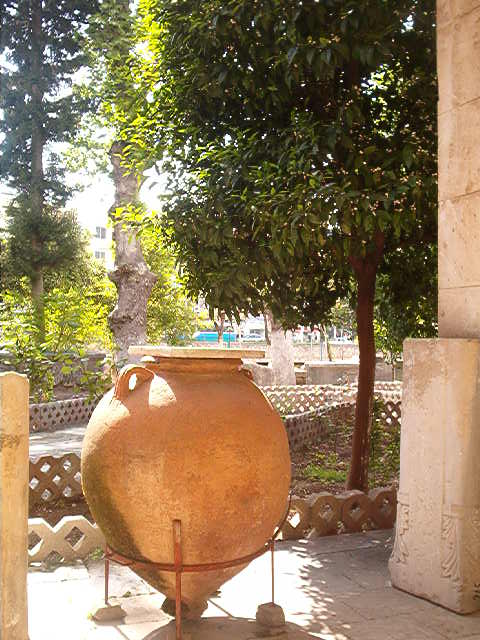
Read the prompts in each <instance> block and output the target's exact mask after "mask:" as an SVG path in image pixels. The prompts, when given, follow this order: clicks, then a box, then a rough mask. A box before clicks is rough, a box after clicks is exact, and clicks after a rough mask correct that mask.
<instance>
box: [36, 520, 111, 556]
mask: <svg viewBox="0 0 480 640" xmlns="http://www.w3.org/2000/svg"><path fill="white" fill-rule="evenodd" d="M104 545H105V538H104V537H103V534H102V532H101V531H100V529H99V528H98V526H97V525H96V524H92V523H91V522H89V521H88V520H87V519H86V518H84V517H83V516H66V517H64V518H62V519H61V520H60V522H58V523H57V524H56V525H55V526H53V527H52V526H50V525H49V524H48V522H45V520H44V519H43V518H30V519H29V521H28V546H29V550H28V555H29V561H30V562H54V563H55V564H62V563H65V562H71V561H72V560H78V559H83V558H85V557H86V556H88V554H89V553H91V552H92V551H94V550H95V549H97V548H98V547H103V546H104Z"/></svg>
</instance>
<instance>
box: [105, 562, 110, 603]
mask: <svg viewBox="0 0 480 640" xmlns="http://www.w3.org/2000/svg"><path fill="white" fill-rule="evenodd" d="M109 579H110V560H109V559H108V558H107V556H105V606H108V581H109Z"/></svg>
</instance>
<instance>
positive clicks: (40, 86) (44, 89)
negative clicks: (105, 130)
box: [0, 0, 97, 213]
mask: <svg viewBox="0 0 480 640" xmlns="http://www.w3.org/2000/svg"><path fill="white" fill-rule="evenodd" d="M96 8H97V2H96V1H95V0H80V1H78V2H75V3H72V2H70V1H69V0H55V1H53V0H33V1H31V0H6V2H4V3H3V11H2V13H1V16H0V17H1V41H0V50H1V52H2V54H3V55H4V56H5V59H6V62H7V65H5V66H2V92H1V98H0V108H1V109H2V110H3V117H2V119H1V120H0V131H1V133H3V134H4V138H3V140H2V141H1V143H0V158H1V160H0V175H1V176H2V177H3V178H4V179H6V180H7V181H8V183H9V185H10V186H11V187H13V188H14V189H15V190H16V191H17V192H18V193H19V194H20V196H21V197H22V206H23V207H26V208H31V207H32V203H31V196H32V190H33V188H34V187H35V188H40V190H41V191H42V194H43V197H44V201H45V203H48V204H50V205H51V206H52V207H54V208H58V207H59V206H62V205H63V204H65V202H66V200H67V198H68V196H69V195H70V194H69V190H68V189H67V187H66V185H65V181H64V168H63V165H62V163H60V162H58V156H57V155H56V154H55V153H54V151H53V149H52V148H51V147H50V149H49V153H48V154H46V157H45V158H44V159H43V160H44V161H46V165H45V168H44V175H43V176H41V177H40V184H37V182H38V180H39V176H37V175H34V171H33V168H32V160H31V153H32V146H31V145H32V135H33V133H32V132H33V129H34V128H35V127H38V128H39V129H40V130H41V138H42V140H41V142H42V146H43V145H44V144H51V143H58V142H65V141H66V142H68V141H69V140H70V139H71V138H72V136H73V134H74V132H75V127H76V123H77V122H78V119H79V117H80V116H81V114H82V113H83V112H84V111H85V110H86V108H87V107H88V102H87V101H86V100H85V96H84V95H83V94H82V92H81V91H80V90H78V89H77V88H76V87H73V88H72V82H73V76H74V74H75V72H77V71H78V69H80V68H81V66H82V65H83V64H84V63H85V55H84V52H83V50H82V31H83V28H84V25H85V22H86V20H87V19H88V16H89V15H90V14H91V13H92V12H93V11H95V10H96ZM35 16H38V19H39V25H38V27H39V28H38V29H36V27H35ZM33 213H34V212H33Z"/></svg>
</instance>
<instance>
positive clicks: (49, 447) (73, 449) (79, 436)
mask: <svg viewBox="0 0 480 640" xmlns="http://www.w3.org/2000/svg"><path fill="white" fill-rule="evenodd" d="M86 427H87V425H86V424H81V425H73V426H71V427H67V428H66V429H60V430H59V431H51V432H50V431H36V432H34V433H31V434H30V458H31V459H32V460H34V459H36V458H40V457H41V456H63V455H64V454H66V453H77V454H79V455H80V452H81V450H82V442H83V436H84V435H85V429H86Z"/></svg>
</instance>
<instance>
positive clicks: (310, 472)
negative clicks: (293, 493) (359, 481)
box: [303, 462, 347, 482]
mask: <svg viewBox="0 0 480 640" xmlns="http://www.w3.org/2000/svg"><path fill="white" fill-rule="evenodd" d="M303 473H304V475H305V478H307V479H308V480H324V481H325V482H345V480H346V479H347V473H346V471H338V470H337V469H325V467H322V466H320V465H318V464H315V463H314V462H311V463H310V464H308V465H307V466H306V467H305V469H304V471H303Z"/></svg>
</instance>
